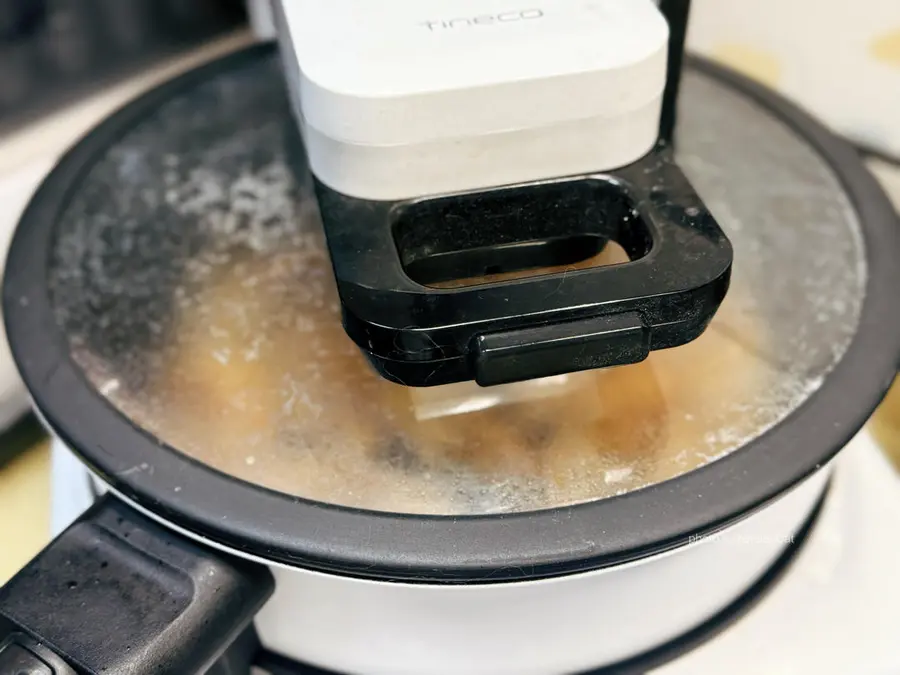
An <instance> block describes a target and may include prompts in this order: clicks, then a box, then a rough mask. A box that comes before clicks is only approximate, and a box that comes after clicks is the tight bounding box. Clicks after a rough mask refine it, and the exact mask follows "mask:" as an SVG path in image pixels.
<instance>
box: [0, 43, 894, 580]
mask: <svg viewBox="0 0 900 675" xmlns="http://www.w3.org/2000/svg"><path fill="white" fill-rule="evenodd" d="M272 54H273V48H272V46H270V45H256V46H252V47H249V48H246V49H243V50H240V51H238V52H236V53H234V54H231V55H229V56H226V57H223V58H220V59H217V60H215V61H213V62H212V63H210V64H207V65H205V66H201V67H200V68H197V69H195V70H193V71H191V72H189V73H187V74H185V75H182V76H180V77H179V78H176V79H174V80H172V81H170V82H168V83H166V84H164V85H162V86H161V87H158V88H157V89H154V90H152V91H151V92H150V93H148V94H145V95H144V96H142V97H141V98H139V99H137V100H136V101H134V102H132V103H130V104H128V105H127V106H125V107H124V108H123V109H122V110H120V111H119V112H118V113H116V114H115V115H113V116H111V117H110V118H108V119H107V120H106V121H105V122H104V123H102V124H101V125H100V126H99V127H97V128H96V129H95V130H94V131H92V132H90V133H89V134H88V135H87V136H86V137H85V138H84V139H83V140H82V141H81V142H80V143H78V144H77V145H76V146H75V147H73V148H72V149H71V150H70V151H69V152H68V154H67V155H65V156H64V158H63V159H62V160H61V161H60V163H59V164H58V166H57V167H56V169H55V170H54V171H53V172H52V173H51V174H50V176H48V178H47V179H46V180H45V182H44V183H43V185H42V186H41V187H40V188H39V189H38V191H37V193H36V194H35V196H34V197H33V199H32V201H31V203H30V204H29V206H28V208H27V209H26V211H25V213H24V215H23V216H22V219H21V221H20V226H19V227H18V228H17V230H16V233H15V236H14V238H13V242H12V245H11V248H10V255H9V260H8V262H7V267H6V277H5V283H4V289H3V308H4V314H5V317H6V328H7V334H8V338H9V341H10V346H11V349H12V352H13V355H14V357H15V360H16V363H17V365H18V367H19V370H20V373H21V375H22V377H23V379H24V381H25V383H26V384H27V386H28V388H29V390H30V392H31V395H32V397H33V400H34V402H35V404H36V406H37V408H38V409H39V410H40V411H41V413H42V415H43V417H44V418H45V419H46V421H47V423H48V424H49V425H50V426H51V427H52V428H53V429H54V430H55V431H56V433H57V434H58V435H59V437H60V438H61V440H62V441H63V442H65V443H66V444H67V445H68V446H69V447H70V448H72V449H73V451H75V452H76V453H77V454H78V455H79V456H80V457H81V458H82V459H83V460H84V461H85V463H86V464H88V465H89V466H90V467H91V469H92V470H93V471H94V472H96V473H97V474H98V475H99V476H100V477H101V478H102V479H103V480H105V481H106V482H107V483H109V485H110V486H111V487H113V488H114V489H115V490H116V491H117V492H119V493H120V494H122V495H123V496H125V497H127V498H128V499H130V500H133V501H134V502H135V503H137V504H139V505H140V506H142V507H143V508H145V509H147V510H148V511H150V512H152V513H155V514H156V515H157V516H158V517H159V518H161V519H163V520H166V521H170V522H171V523H173V524H174V525H177V526H178V527H180V528H182V529H184V530H186V531H189V532H193V533H195V534H197V535H198V536H201V537H204V538H207V539H209V540H211V541H214V542H217V543H218V544H219V545H222V546H225V547H228V548H231V549H233V550H235V551H238V552H244V553H246V554H248V555H253V556H256V557H261V558H264V559H267V560H271V561H272V562H275V563H282V564H287V565H294V566H299V567H304V568H307V569H313V570H317V571H322V572H328V573H335V574H342V575H347V576H355V577H364V578H371V579H380V580H384V581H405V582H421V583H498V582H503V581H522V580H526V579H536V578H543V577H550V576H558V575H563V574H573V573H577V572H583V571H588V570H593V569H598V568H601V567H606V566H610V565H614V564H619V563H622V562H626V561H630V560H635V559H639V558H642V557H646V556H649V555H653V554H656V553H660V552H662V551H665V550H669V549H672V548H675V547H678V546H681V545H684V544H686V543H688V541H689V539H690V537H691V536H693V535H697V534H703V533H708V532H711V531H714V530H716V529H719V528H721V527H724V526H726V525H728V524H730V523H732V522H735V521H736V520H738V519H740V518H742V517H744V516H746V515H747V514H749V513H752V512H753V511H755V510H756V509H758V508H760V507H762V506H764V505H765V504H767V503H768V502H770V501H771V500H773V499H774V498H776V497H777V496H779V495H780V494H781V493H783V492H784V491H786V490H788V489H789V488H791V487H792V486H794V485H796V484H797V483H799V482H800V481H802V480H803V479H804V478H806V477H808V476H810V475H811V474H812V473H814V472H815V471H816V470H818V469H820V468H821V467H822V466H823V465H824V464H826V463H827V462H828V461H829V460H830V459H831V458H832V457H833V456H834V455H835V454H836V453H837V452H838V451H839V450H840V449H841V448H842V447H843V446H844V445H846V444H847V442H849V441H850V439H851V438H852V437H853V436H854V435H855V434H856V433H857V432H858V431H859V429H860V428H861V427H862V426H863V424H864V423H865V421H866V420H867V419H868V417H869V415H870V414H871V412H872V411H873V410H874V409H875V407H876V406H877V405H878V403H879V402H880V401H881V399H882V398H883V397H884V395H885V393H886V392H887V389H888V387H889V386H890V383H891V381H892V379H893V377H894V375H895V373H896V369H897V366H898V362H900V312H898V311H897V303H896V300H895V293H896V289H898V288H900V265H897V264H896V261H897V260H898V259H900V223H898V218H897V215H896V213H895V212H894V210H893V207H892V205H891V203H890V202H889V200H888V198H887V196H886V195H885V194H884V192H883V190H882V189H881V187H880V186H879V184H878V183H877V182H876V180H875V179H874V178H873V177H872V176H871V175H870V174H869V173H868V172H867V171H866V170H865V168H864V167H863V164H862V162H861V161H860V159H859V157H858V155H857V154H856V152H855V151H854V150H853V148H851V147H850V146H849V145H848V144H847V143H845V142H844V141H843V140H841V139H839V138H837V137H836V136H834V135H833V134H832V133H831V132H829V131H827V130H826V129H825V128H824V127H822V126H821V125H820V124H819V123H817V122H816V121H815V120H813V119H812V118H811V117H809V116H808V115H807V114H806V113H804V112H803V111H801V110H799V109H798V108H796V107H795V106H794V105H792V104H790V103H788V102H787V101H785V100H784V99H783V98H781V97H780V96H778V95H777V94H774V93H773V92H771V91H769V90H768V89H765V88H764V87H762V86H760V85H757V84H755V83H753V82H751V81H749V80H748V79H746V78H744V77H742V76H740V75H737V74H735V73H733V72H731V71H728V70H726V69H723V68H721V67H719V66H714V65H712V64H710V63H707V62H704V61H701V60H697V59H692V60H691V61H690V63H689V66H688V67H690V68H693V69H695V70H698V71H700V72H702V73H704V74H705V75H707V76H710V77H713V78H715V79H716V80H718V81H720V82H722V83H724V84H726V85H728V86H730V87H732V88H734V89H736V90H737V91H739V92H740V93H742V94H744V95H746V96H747V97H749V98H750V99H751V100H754V101H756V102H758V103H760V104H761V105H763V106H764V107H765V108H767V109H768V110H769V111H771V112H772V113H773V114H775V115H776V116H777V117H779V118H780V119H781V120H782V121H784V122H785V123H787V124H788V125H789V126H791V127H792V128H793V129H794V130H795V131H796V132H798V133H799V134H800V135H801V136H802V137H803V138H804V139H805V140H806V141H807V142H808V143H809V144H810V145H811V146H812V147H813V148H814V149H815V150H816V151H817V152H818V153H819V154H820V155H821V156H822V157H823V159H824V160H825V161H826V162H827V163H828V164H829V165H830V166H831V167H832V169H833V170H834V172H835V174H836V175H837V176H838V177H839V179H840V181H841V182H842V183H843V185H844V187H845V189H846V190H847V192H848V194H849V195H850V198H851V199H852V201H853V205H854V207H855V208H856V210H857V213H858V214H859V217H860V221H861V222H862V223H863V224H864V231H863V234H864V237H865V247H866V253H867V259H868V265H869V267H868V278H867V282H866V283H867V286H866V296H865V299H864V304H863V308H862V313H861V316H860V320H859V326H858V330H857V333H856V335H855V336H854V338H853V341H852V342H851V344H850V346H849V348H848V349H847V351H846V353H845V355H844V357H843V358H842V359H841V361H840V362H839V363H838V364H837V366H836V367H835V368H834V369H833V371H832V372H831V373H830V374H829V375H828V376H827V377H826V381H825V383H824V384H823V386H822V387H821V388H820V389H819V390H818V391H817V392H816V393H815V394H813V395H812V396H811V397H810V398H809V399H808V400H807V401H806V402H804V403H803V404H802V405H801V406H800V407H799V408H797V409H796V410H794V411H793V412H792V413H791V414H790V415H788V417H787V418H785V419H784V420H783V421H782V422H781V423H779V424H778V425H776V426H775V427H774V428H773V429H772V430H770V431H768V432H767V433H765V434H763V435H762V436H760V437H758V438H757V439H755V440H754V441H752V442H751V443H749V444H748V445H746V446H745V447H743V448H741V449H739V450H736V451H734V452H733V453H731V454H729V455H727V456H726V457H724V458H722V459H720V460H717V461H715V462H712V463H710V464H708V465H706V466H704V467H702V468H700V469H697V470H695V471H692V472H690V473H688V474H685V475H683V476H680V477H677V478H674V479H672V480H669V481H666V482H663V483H658V484H655V485H651V486H649V487H646V488H643V489H640V490H636V491H634V492H630V493H627V494H624V495H621V496H617V497H613V498H609V499H604V500H599V501H595V502H590V503H586V504H581V505H577V506H571V507H562V508H555V509H550V510H545V511H538V512H528V513H514V514H503V515H490V516H488V515H486V516H465V517H440V516H418V515H403V514H390V513H380V512H373V511H362V510H358V509H351V508H345V507H339V506H333V505H328V504H323V503H319V502H313V501H310V500H306V499H302V498H298V497H292V496H289V495H286V494H282V493H277V492H274V491H271V490H267V489H265V488H263V487H260V486H258V485H253V484H250V483H246V482H243V481H240V480H238V479H236V478H234V477H231V476H228V475H225V474H223V473H220V472H218V471H215V470H213V469H211V468H209V467H207V466H205V465H203V464H200V463H199V462H197V461H195V460H193V459H190V458H188V457H186V456H184V455H182V454H181V453H180V452H178V451H177V450H173V449H172V448H169V447H166V446H164V445H162V444H161V443H160V442H159V441H157V440H156V439H154V438H153V437H151V436H150V435H149V434H147V433H145V432H142V431H140V430H139V429H137V427H135V426H134V425H133V424H132V423H131V422H130V421H129V420H128V419H126V418H125V417H124V416H123V415H121V414H120V413H118V412H117V411H115V409H114V408H113V407H112V406H111V404H109V403H108V402H107V401H106V399H104V398H103V397H102V396H101V395H100V394H99V393H98V392H97V391H96V390H95V389H94V388H93V387H92V386H91V385H90V383H88V381H87V380H86V378H85V377H84V375H83V374H82V372H81V371H80V369H79V368H78V367H77V366H76V365H75V363H74V362H73V361H72V360H71V359H70V357H69V348H68V344H67V341H66V339H65V336H64V335H63V334H62V332H61V331H60V329H59V327H58V326H57V324H56V321H55V319H54V316H53V310H52V307H51V304H50V299H49V294H48V289H47V286H46V279H47V268H48V265H49V251H50V250H51V249H50V244H51V241H52V234H53V230H54V227H55V224H56V222H57V220H58V216H59V215H60V214H61V213H62V212H63V210H64V208H65V207H66V205H67V203H68V201H69V197H70V195H71V194H72V192H73V191H74V190H75V189H76V188H77V187H78V184H79V181H80V179H81V177H82V176H83V175H85V168H86V167H87V166H89V165H90V164H92V163H93V162H94V161H95V160H96V159H97V157H98V156H99V155H100V154H101V153H103V152H104V151H105V149H106V148H107V147H108V146H109V145H110V144H111V143H112V142H114V141H115V140H116V139H117V138H119V137H121V136H122V135H124V134H125V133H126V132H127V131H128V130H129V129H130V128H131V127H132V126H133V125H134V124H135V123H136V122H138V121H139V120H140V119H142V118H143V117H145V116H147V115H148V114H150V113H152V111H154V110H155V109H156V108H157V107H158V106H159V105H160V104H161V103H162V102H164V101H166V100H168V99H169V98H171V97H172V96H174V95H177V94H178V93H180V92H182V91H184V90H186V89H189V88H190V87H191V86H193V85H195V84H197V83H199V82H201V81H203V80H205V79H206V78H209V77H212V76H215V75H216V74H217V73H221V72H225V71H228V70H230V69H234V68H239V67H242V66H246V65H250V64H252V63H253V62H254V61H255V60H258V59H261V58H269V57H271V56H272Z"/></svg>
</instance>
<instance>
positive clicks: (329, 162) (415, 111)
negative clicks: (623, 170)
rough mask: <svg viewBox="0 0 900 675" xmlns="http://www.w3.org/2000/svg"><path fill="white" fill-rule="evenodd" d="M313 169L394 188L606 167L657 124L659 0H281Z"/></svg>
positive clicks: (370, 193)
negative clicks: (529, 1)
mask: <svg viewBox="0 0 900 675" xmlns="http://www.w3.org/2000/svg"><path fill="white" fill-rule="evenodd" d="M275 10H276V21H277V22H278V23H279V31H278V33H279V38H280V40H281V48H282V49H281V51H282V58H283V59H284V61H285V70H286V71H287V77H288V83H289V88H290V91H291V96H292V99H293V100H292V105H293V108H294V112H295V115H296V116H297V118H298V122H299V124H300V127H301V130H302V133H303V137H304V141H305V145H306V151H307V154H308V155H309V162H310V166H311V168H312V171H313V173H315V174H316V176H317V177H318V178H319V180H321V181H322V182H323V183H325V184H326V185H328V186H329V187H331V188H332V189H334V190H336V191H337V192H340V193H343V194H346V195H349V196H352V197H357V198H364V199H373V200H389V199H404V198H410V197H419V196H423V195H431V194H439V193H447V192H459V191H465V190H473V189H476V188H480V189H483V188H487V187H496V186H499V185H506V184H511V183H518V182H525V181H534V180H540V179H544V178H551V177H552V178H558V177H560V176H567V175H575V174H580V173H585V172H589V171H603V170H608V169H612V168H615V167H619V166H623V165H626V164H629V163H630V162H632V161H634V160H636V159H638V158H639V157H641V156H643V155H644V154H646V152H647V151H648V150H650V148H651V147H652V146H653V144H654V143H655V142H656V140H657V135H658V131H659V121H660V120H659V118H660V110H661V106H662V96H663V90H664V88H665V83H666V62H667V45H668V36H669V29H668V24H667V23H666V21H665V19H664V18H663V16H662V15H661V14H660V12H659V10H658V9H657V7H656V5H655V4H654V2H652V1H651V0H592V1H591V2H583V1H581V0H578V1H575V0H557V1H555V2H552V3H544V4H536V5H533V6H526V5H522V6H517V5H510V4H509V3H508V2H507V0H477V1H476V0H432V1H431V2H428V3H422V2H417V1H416V0H392V2H389V3H375V2H368V1H367V0H333V1H331V2H327V3H323V2H320V0H291V1H290V2H276V3H275Z"/></svg>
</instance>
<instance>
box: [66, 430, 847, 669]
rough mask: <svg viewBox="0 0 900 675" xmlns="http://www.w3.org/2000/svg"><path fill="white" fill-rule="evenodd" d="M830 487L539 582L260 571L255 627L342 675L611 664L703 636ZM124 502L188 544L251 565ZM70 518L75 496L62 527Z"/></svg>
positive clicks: (269, 641)
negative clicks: (613, 562)
mask: <svg viewBox="0 0 900 675" xmlns="http://www.w3.org/2000/svg"><path fill="white" fill-rule="evenodd" d="M54 453H55V458H54V461H55V462H56V466H57V467H58V470H57V474H59V472H60V471H67V473H69V475H72V474H71V473H70V472H71V471H73V470H75V471H80V470H84V469H83V468H82V467H81V465H80V464H79V463H77V460H75V459H74V457H73V456H72V455H71V454H70V453H69V452H68V450H65V449H64V448H63V447H62V444H61V443H59V442H57V443H56V445H55V447H54ZM829 476H830V469H823V470H821V471H819V472H817V473H816V474H814V475H813V476H812V477H811V478H809V479H807V480H806V481H805V482H803V483H802V484H800V485H799V486H798V487H796V488H794V489H793V490H792V491H790V492H789V493H788V494H786V495H785V496H783V497H781V498H780V499H778V500H777V501H776V502H774V503H772V504H771V505H769V506H767V507H766V508H764V509H762V510H760V511H758V512H756V513H754V514H752V515H750V516H748V517H746V518H745V519H743V520H742V521H740V522H739V523H737V524H735V525H733V526H731V527H729V528H727V529H726V530H724V531H722V532H720V533H719V534H718V535H715V536H712V537H708V538H705V539H701V540H699V541H695V542H693V543H691V544H689V545H687V546H683V547H681V548H678V549H675V550H673V551H669V552H667V553H664V554H659V555H655V556H651V557H648V558H644V559H641V560H638V561H636V562H633V563H629V564H623V565H617V566H614V567H609V568H606V569H600V570H595V571H592V572H587V573H582V574H572V575H568V576H562V577H557V578H550V579H544V580H538V581H527V582H507V583H497V584H473V585H449V586H448V585H429V584H410V583H390V582H383V581H372V580H364V579H357V578H351V577H345V576H338V575H332V574H323V573H321V572H314V571H310V570H306V569H301V568H298V567H287V566H284V565H280V564H273V563H272V562H271V561H267V560H265V559H262V558H255V559H256V560H257V561H259V562H263V563H266V564H267V565H269V566H270V568H271V570H272V572H273V574H274V576H275V580H276V591H275V594H274V596H273V597H272V598H271V599H270V600H269V601H268V603H267V604H266V606H265V607H264V608H263V610H262V612H261V613H260V614H259V615H258V616H257V618H256V627H257V630H258V631H259V635H260V639H261V640H262V642H263V644H264V646H265V647H267V648H268V649H270V650H271V651H274V652H277V653H279V654H281V655H283V656H285V657H288V658H290V659H293V660H296V661H299V662H303V663H309V664H313V665H316V666H319V667H322V668H328V669H331V670H335V671H337V672H341V673H347V674H348V675H357V674H358V675H382V674H383V675H406V674H409V675H458V673H467V674H470V675H506V674H509V675H555V674H560V675H562V674H565V673H577V672H582V671H586V670H590V669H592V668H597V667H601V666H604V665H609V664H614V663H616V662H619V661H622V660H625V659H628V658H631V657H634V656H637V655H639V654H642V653H643V652H646V651H649V650H651V649H653V648H655V647H658V646H660V645H663V644H665V643H666V642H669V641H671V640H674V639H675V638H677V637H679V636H681V635H683V634H684V633H686V632H688V631H690V630H691V629H693V628H695V627H697V626H699V625H701V624H703V623H704V622H706V621H707V620H709V619H711V618H712V617H714V616H715V615H716V614H717V613H718V612H720V611H721V610H723V609H725V608H726V607H727V606H728V605H729V604H730V603H731V602H732V601H734V600H735V599H737V598H738V597H739V596H740V595H741V594H742V593H743V592H745V591H746V590H747V589H749V588H750V587H751V586H752V585H753V583H754V582H755V581H756V580H757V579H759V577H760V576H762V575H763V574H764V573H765V571H766V570H767V569H768V568H769V567H770V566H771V565H772V564H773V563H774V562H775V560H776V559H777V558H778V557H779V556H780V555H781V554H782V553H783V552H784V550H785V548H786V547H787V546H788V545H790V543H791V542H792V541H793V538H794V536H795V534H796V533H797V531H798V530H799V529H801V528H802V526H803V525H804V523H805V522H806V521H807V519H808V518H809V517H810V514H811V512H812V511H813V509H814V508H815V507H816V505H817V504H818V501H819V499H820V498H821V496H822V493H823V490H824V488H825V486H826V483H827V481H828V478H829ZM94 481H95V484H96V485H97V487H98V488H99V489H101V490H103V489H105V486H103V485H102V484H101V483H100V482H99V481H98V479H96V478H94ZM84 483H85V481H83V482H82V484H84ZM81 494H82V495H83V496H82V499H85V498H86V497H87V495H88V493H87V492H86V491H85V492H82V493H81ZM120 497H121V495H120ZM125 501H128V500H125ZM129 503H130V504H131V506H133V507H134V508H135V509H137V510H138V511H140V512H141V513H143V514H145V515H147V516H149V517H151V518H153V519H154V520H157V521H158V522H161V523H162V524H164V525H166V526H167V527H170V528H171V529H174V530H176V531H178V532H180V533H181V534H183V535H185V536H187V537H190V538H192V539H195V540H199V541H201V542H203V543H204V544H206V545H208V546H211V547H213V548H217V549H220V550H225V551H227V552H229V553H231V554H233V555H236V556H240V557H250V556H247V555H246V554H245V553H243V552H241V551H237V550H234V549H229V548H227V547H224V546H221V545H219V544H217V543H216V542H214V541H209V540H205V539H203V538H200V537H197V536H195V535H194V534H192V533H191V532H188V531H186V530H184V529H182V528H179V527H176V526H173V525H172V524H171V523H168V522H166V521H165V520H163V519H161V518H159V517H158V516H157V515H155V514H154V513H152V512H150V511H148V510H146V509H144V508H142V507H140V506H138V505H136V504H134V503H133V502H129ZM75 505H76V502H75V501H72V500H71V493H70V500H69V501H68V502H67V510H68V511H69V514H68V515H70V517H71V515H74V514H72V513H71V510H72V509H73V508H74V507H75ZM82 506H86V504H82Z"/></svg>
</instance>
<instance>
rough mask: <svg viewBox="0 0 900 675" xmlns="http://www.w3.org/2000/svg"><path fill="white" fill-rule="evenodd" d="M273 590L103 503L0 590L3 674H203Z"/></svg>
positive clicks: (225, 560) (263, 579)
mask: <svg viewBox="0 0 900 675" xmlns="http://www.w3.org/2000/svg"><path fill="white" fill-rule="evenodd" d="M274 587H275V583H274V579H273V578H272V575H271V573H270V572H269V570H268V569H267V568H266V567H265V566H263V565H258V564H255V563H250V562H247V561H244V560H239V559H237V558H234V557H231V556H228V555H226V554H222V553H218V552H215V551H212V550H210V549H207V548H205V547H203V546H200V545H198V544H195V543H193V542H191V541H188V540H187V539H185V538H183V537H181V536H179V535H177V534H175V533H173V532H170V531H168V530H166V529H164V528H162V527H161V526H159V525H156V524H155V523H153V522H151V521H150V520H148V519H147V518H145V517H143V516H141V515H139V514H137V513H136V512H135V511H134V510H133V509H131V508H129V507H128V506H126V505H125V504H124V503H123V502H121V501H119V500H117V499H115V498H112V497H104V498H102V499H101V500H100V501H99V502H97V504H95V505H94V506H93V507H91V509H89V510H88V511H87V512H86V513H85V514H84V515H83V516H82V517H81V518H80V519H79V520H78V521H77V522H76V523H74V524H73V525H72V526H71V527H69V529H67V530H66V531H65V532H63V533H62V534H61V535H60V536H59V537H57V538H56V539H55V540H54V541H53V542H52V543H51V544H50V545H49V546H48V547H47V548H46V549H44V550H43V551H42V552H41V553H40V554H39V555H38V556H37V557H36V558H35V559H34V560H32V561H31V563H29V564H28V566H27V567H25V569H23V570H22V571H21V572H19V574H17V575H16V576H15V577H14V578H13V579H12V580H11V581H10V582H9V583H8V584H7V585H6V586H4V587H3V588H2V589H0V675H144V674H147V675H149V674H151V673H152V674H154V675H162V674H171V675H195V674H196V675H199V674H201V673H207V672H209V671H210V669H212V668H214V667H219V665H218V664H219V660H220V658H221V657H223V655H225V656H226V657H227V658H228V659H229V661H230V662H233V661H234V658H233V654H231V653H228V654H226V652H228V650H229V648H230V647H232V645H235V644H239V645H240V646H241V647H242V649H244V650H245V651H246V650H251V651H252V645H251V646H248V645H249V644H250V643H252V627H251V622H252V619H253V617H254V615H255V614H256V612H257V611H259V609H260V608H261V607H262V606H263V604H264V603H265V602H266V600H268V598H269V596H270V595H271V594H272V591H273V590H274ZM252 656H253V655H252V653H251V654H249V655H248V657H247V664H248V665H247V671H249V659H250V658H252ZM212 672H218V671H216V670H212ZM235 672H237V671H235ZM245 672H246V671H245Z"/></svg>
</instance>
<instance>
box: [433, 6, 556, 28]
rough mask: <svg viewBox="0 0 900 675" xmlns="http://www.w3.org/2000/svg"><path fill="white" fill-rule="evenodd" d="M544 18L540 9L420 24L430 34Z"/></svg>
mask: <svg viewBox="0 0 900 675" xmlns="http://www.w3.org/2000/svg"><path fill="white" fill-rule="evenodd" d="M542 16H544V10H542V9H523V10H519V11H516V12H501V13H500V14H482V15H481V16H473V17H469V18H465V17H460V18H458V19H446V20H444V21H425V22H424V23H422V24H420V25H421V26H424V27H425V28H427V29H428V30H430V31H431V32H437V31H443V30H454V29H459V28H471V27H473V26H497V25H499V24H504V23H515V22H517V21H531V20H533V19H540V18H541V17H542Z"/></svg>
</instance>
